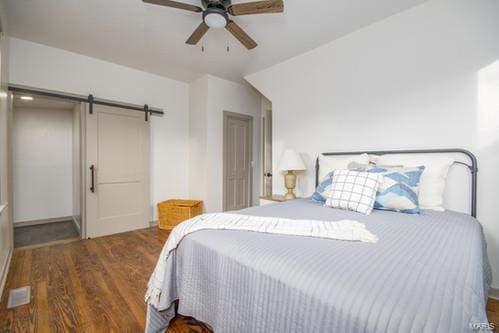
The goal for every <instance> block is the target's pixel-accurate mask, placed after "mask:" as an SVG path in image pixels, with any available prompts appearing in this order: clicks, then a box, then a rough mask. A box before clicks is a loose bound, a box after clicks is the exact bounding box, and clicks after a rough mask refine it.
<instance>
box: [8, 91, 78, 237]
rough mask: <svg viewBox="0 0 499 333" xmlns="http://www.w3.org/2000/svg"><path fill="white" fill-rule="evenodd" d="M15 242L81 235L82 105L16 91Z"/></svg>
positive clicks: (13, 123)
mask: <svg viewBox="0 0 499 333" xmlns="http://www.w3.org/2000/svg"><path fill="white" fill-rule="evenodd" d="M12 125H13V126H12V166H13V168H12V170H13V174H12V183H13V220H14V247H25V246H37V245H41V244H46V243H51V242H55V241H67V240H76V239H80V230H81V212H80V207H81V186H80V183H81V182H80V179H81V168H80V160H81V156H80V155H81V141H80V136H81V126H80V125H81V104H80V103H77V102H73V101H68V100H63V99H58V98H51V97H44V96H38V95H32V94H30V95H26V94H17V93H15V94H14V95H13V122H12Z"/></svg>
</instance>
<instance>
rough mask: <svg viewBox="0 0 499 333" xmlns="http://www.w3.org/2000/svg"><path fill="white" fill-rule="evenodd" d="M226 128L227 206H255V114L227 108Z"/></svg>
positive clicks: (228, 208)
mask: <svg viewBox="0 0 499 333" xmlns="http://www.w3.org/2000/svg"><path fill="white" fill-rule="evenodd" d="M223 124H224V131H223V160H224V163H223V165H224V167H223V188H224V191H223V209H224V211H228V210H239V209H243V208H247V207H250V206H251V201H252V192H253V189H252V184H253V181H252V173H253V172H252V171H253V170H252V156H253V117H251V116H248V115H243V114H239V113H233V112H228V111H224V122H223Z"/></svg>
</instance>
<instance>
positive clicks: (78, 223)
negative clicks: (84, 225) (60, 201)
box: [72, 215, 81, 235]
mask: <svg viewBox="0 0 499 333" xmlns="http://www.w3.org/2000/svg"><path fill="white" fill-rule="evenodd" d="M72 220H73V223H74V225H75V227H76V229H78V233H79V234H80V235H81V227H80V221H78V216H75V215H73V217H72Z"/></svg>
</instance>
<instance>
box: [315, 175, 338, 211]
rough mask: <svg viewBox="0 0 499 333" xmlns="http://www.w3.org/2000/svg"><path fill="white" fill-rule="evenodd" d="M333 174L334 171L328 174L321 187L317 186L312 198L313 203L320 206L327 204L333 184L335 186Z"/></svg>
mask: <svg viewBox="0 0 499 333" xmlns="http://www.w3.org/2000/svg"><path fill="white" fill-rule="evenodd" d="M333 173H334V171H332V172H330V173H328V174H327V176H326V178H325V179H324V180H323V181H322V182H321V183H320V184H319V186H317V188H316V189H315V192H314V194H312V197H311V198H310V199H311V200H312V201H314V202H317V203H320V204H324V203H325V202H326V197H327V194H328V192H329V190H330V189H331V184H333V179H332V177H333Z"/></svg>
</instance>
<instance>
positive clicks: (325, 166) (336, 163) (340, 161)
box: [319, 154, 369, 182]
mask: <svg viewBox="0 0 499 333" xmlns="http://www.w3.org/2000/svg"><path fill="white" fill-rule="evenodd" d="M352 162H355V163H358V164H369V155H367V154H359V155H342V156H324V155H322V154H321V155H319V182H322V181H323V180H324V179H325V178H326V176H327V175H328V174H329V173H330V172H331V171H333V170H337V169H341V170H344V169H348V165H349V164H350V163H352Z"/></svg>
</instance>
